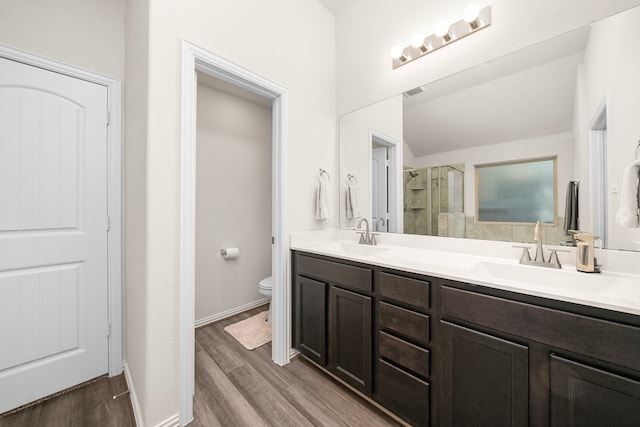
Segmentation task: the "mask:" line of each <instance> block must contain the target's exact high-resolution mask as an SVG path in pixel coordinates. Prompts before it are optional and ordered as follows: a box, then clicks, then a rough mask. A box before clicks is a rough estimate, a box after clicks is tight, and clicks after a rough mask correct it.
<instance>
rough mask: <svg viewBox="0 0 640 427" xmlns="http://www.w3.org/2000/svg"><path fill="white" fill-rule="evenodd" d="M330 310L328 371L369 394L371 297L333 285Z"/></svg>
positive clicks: (330, 294)
mask: <svg viewBox="0 0 640 427" xmlns="http://www.w3.org/2000/svg"><path fill="white" fill-rule="evenodd" d="M329 307H330V308H329V342H330V343H331V344H330V351H329V364H328V367H329V370H331V371H332V372H333V373H334V374H335V375H337V376H338V377H340V378H341V379H342V380H343V381H345V382H346V383H348V384H349V385H351V386H352V387H353V388H355V389H356V390H360V391H361V392H363V393H365V394H367V395H370V394H371V391H372V383H371V350H372V347H371V297H368V296H366V295H360V294H358V293H355V292H352V291H348V290H345V289H341V288H338V287H335V286H332V287H331V288H330V290H329Z"/></svg>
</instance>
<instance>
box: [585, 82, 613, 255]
mask: <svg viewBox="0 0 640 427" xmlns="http://www.w3.org/2000/svg"><path fill="white" fill-rule="evenodd" d="M607 111H610V107H609V94H608V93H607V94H606V95H605V97H604V99H603V100H602V101H601V102H600V105H598V108H597V109H596V111H595V113H594V115H593V118H592V119H591V122H590V123H589V184H590V188H588V190H589V194H590V195H591V212H590V213H591V229H592V230H593V233H594V234H595V235H596V236H597V237H596V238H598V239H600V240H601V241H602V243H601V244H602V247H603V248H606V247H607V244H608V237H609V236H608V234H609V233H608V231H609V230H608V229H609V225H608V220H609V218H608V217H607V211H608V209H607V207H608V205H609V197H608V191H609V188H608V186H609V183H608V180H607V176H608V173H607V170H608V165H607V163H608V159H607V126H608V124H607V120H608V119H607ZM580 225H581V226H582V227H584V226H585V225H586V224H580Z"/></svg>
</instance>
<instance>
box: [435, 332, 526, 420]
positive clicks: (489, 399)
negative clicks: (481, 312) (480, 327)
mask: <svg viewBox="0 0 640 427" xmlns="http://www.w3.org/2000/svg"><path fill="white" fill-rule="evenodd" d="M441 326H442V421H443V422H442V425H444V426H493V427H498V426H526V425H527V424H528V394H529V393H528V349H527V347H524V346H522V345H519V344H516V343H513V342H510V341H506V340H504V339H501V338H497V337H494V336H491V335H487V334H484V333H482V332H478V331H474V330H472V329H467V328H463V327H461V326H457V325H453V324H451V323H448V322H445V321H442V322H441Z"/></svg>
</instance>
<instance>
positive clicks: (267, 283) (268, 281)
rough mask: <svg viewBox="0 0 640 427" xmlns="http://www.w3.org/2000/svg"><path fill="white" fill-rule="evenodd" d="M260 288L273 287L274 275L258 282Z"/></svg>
mask: <svg viewBox="0 0 640 427" xmlns="http://www.w3.org/2000/svg"><path fill="white" fill-rule="evenodd" d="M258 287H259V288H260V289H271V288H272V287H273V276H269V277H265V278H264V279H262V280H260V282H259V283H258Z"/></svg>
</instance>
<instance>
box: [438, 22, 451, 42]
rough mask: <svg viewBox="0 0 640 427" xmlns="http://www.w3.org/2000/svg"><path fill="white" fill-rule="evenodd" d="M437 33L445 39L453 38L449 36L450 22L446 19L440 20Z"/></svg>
mask: <svg viewBox="0 0 640 427" xmlns="http://www.w3.org/2000/svg"><path fill="white" fill-rule="evenodd" d="M435 34H436V36H438V37H442V38H443V39H444V40H445V41H449V39H451V36H449V22H448V21H446V20H444V19H443V20H442V21H440V22H438V25H436V31H435Z"/></svg>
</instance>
